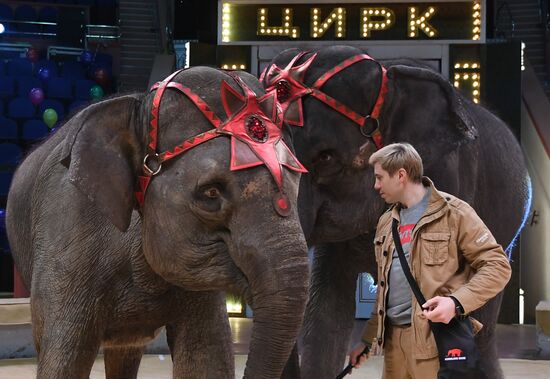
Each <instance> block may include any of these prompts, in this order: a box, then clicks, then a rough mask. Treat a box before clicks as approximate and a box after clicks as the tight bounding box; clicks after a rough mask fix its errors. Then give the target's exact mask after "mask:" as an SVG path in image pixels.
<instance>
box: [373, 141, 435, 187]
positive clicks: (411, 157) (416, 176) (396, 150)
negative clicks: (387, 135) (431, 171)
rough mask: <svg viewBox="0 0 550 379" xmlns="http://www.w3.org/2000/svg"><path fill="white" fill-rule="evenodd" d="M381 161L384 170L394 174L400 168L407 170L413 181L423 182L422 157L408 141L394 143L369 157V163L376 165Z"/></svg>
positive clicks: (391, 174)
mask: <svg viewBox="0 0 550 379" xmlns="http://www.w3.org/2000/svg"><path fill="white" fill-rule="evenodd" d="M376 163H380V166H381V167H382V169H383V170H385V171H387V172H388V173H389V174H390V176H393V175H394V174H395V173H396V172H397V171H398V170H399V169H401V168H402V169H404V170H405V171H407V174H408V175H409V178H410V179H411V181H413V182H415V183H421V182H422V175H423V171H424V168H423V166H422V158H420V155H419V154H418V152H417V151H416V150H415V148H414V147H412V145H411V144H408V143H392V144H391V145H388V146H384V147H383V148H381V149H380V150H378V151H376V152H375V153H374V154H372V155H371V156H370V158H369V164H370V165H371V166H374V165H375V164H376Z"/></svg>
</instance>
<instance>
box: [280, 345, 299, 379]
mask: <svg viewBox="0 0 550 379" xmlns="http://www.w3.org/2000/svg"><path fill="white" fill-rule="evenodd" d="M281 379H300V356H299V354H298V344H295V345H294V348H293V349H292V352H291V353H290V357H289V358H288V361H287V362H286V366H285V369H284V370H283V374H282V375H281Z"/></svg>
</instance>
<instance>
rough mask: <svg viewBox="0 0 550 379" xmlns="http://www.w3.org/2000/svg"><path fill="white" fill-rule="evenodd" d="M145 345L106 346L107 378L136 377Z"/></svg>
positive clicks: (123, 378) (129, 378)
mask: <svg viewBox="0 0 550 379" xmlns="http://www.w3.org/2000/svg"><path fill="white" fill-rule="evenodd" d="M144 350H145V346H124V347H105V348H104V349H103V354H104V356H105V377H106V379H135V378H137V373H138V369H139V363H140V362H141V357H142V356H143V351H144Z"/></svg>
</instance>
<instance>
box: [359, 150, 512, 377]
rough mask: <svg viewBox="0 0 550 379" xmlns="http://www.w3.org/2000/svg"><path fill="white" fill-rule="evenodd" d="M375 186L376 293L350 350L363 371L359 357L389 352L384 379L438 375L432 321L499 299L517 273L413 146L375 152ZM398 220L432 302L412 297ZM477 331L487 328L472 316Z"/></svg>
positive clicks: (414, 272)
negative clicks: (395, 233)
mask: <svg viewBox="0 0 550 379" xmlns="http://www.w3.org/2000/svg"><path fill="white" fill-rule="evenodd" d="M369 164H370V165H372V166H374V176H375V184H374V189H375V190H377V191H378V192H379V193H380V196H381V197H382V198H383V199H384V200H385V201H386V203H388V204H392V205H391V207H390V208H389V210H388V211H387V212H386V213H384V214H383V215H382V217H380V220H379V221H378V226H377V229H376V236H375V239H374V242H375V254H376V261H377V262H378V295H377V302H376V307H375V309H374V311H373V316H372V317H371V319H370V320H369V322H368V323H367V326H366V328H365V331H364V334H363V338H362V342H361V343H359V344H358V345H357V346H355V347H354V348H353V350H352V352H351V353H350V363H351V364H352V365H353V366H354V367H359V366H360V365H361V364H362V363H363V362H365V361H366V360H367V359H368V354H361V353H362V352H363V350H364V348H365V347H366V346H370V345H371V343H373V341H374V345H373V346H372V347H373V348H375V347H376V348H383V349H384V374H383V378H384V379H405V378H412V379H431V378H436V377H437V371H438V369H439V360H438V352H437V347H436V344H435V340H434V337H433V334H432V332H431V330H430V326H429V323H428V320H431V321H433V322H443V323H448V322H449V321H450V320H451V319H452V318H453V317H455V316H457V315H466V314H469V313H470V312H472V311H473V310H475V309H477V308H479V307H481V306H482V305H483V304H485V303H486V302H487V301H488V300H489V299H491V298H492V297H494V296H495V295H496V294H498V293H499V292H500V291H502V289H503V288H504V286H505V285H506V283H507V282H508V280H509V279H510V274H511V268H510V264H509V262H508V258H507V257H506V255H505V254H504V251H503V250H502V247H501V246H500V245H499V244H498V243H497V242H496V241H495V239H494V237H493V236H492V234H491V232H490V231H489V230H488V229H487V227H486V226H485V224H484V223H483V221H481V219H480V218H479V216H478V215H477V214H476V212H475V211H474V210H473V209H472V207H470V206H469V205H468V204H467V203H466V202H464V201H462V200H460V199H458V198H456V197H454V196H452V195H449V194H446V193H444V192H440V191H438V190H437V189H436V188H435V187H434V185H433V183H432V182H431V181H430V179H428V178H427V177H423V176H422V174H423V167H422V159H421V158H420V156H419V154H418V152H417V151H416V150H415V149H414V148H413V147H412V146H411V145H409V144H406V143H396V144H391V145H388V146H386V147H384V148H382V149H380V150H378V151H377V152H375V153H374V154H373V155H372V156H371V157H370V159H369ZM393 219H397V220H398V221H399V235H400V239H401V244H402V245H403V250H404V252H405V256H406V257H407V261H408V262H409V266H410V269H411V272H412V275H413V276H414V278H415V279H416V281H417V282H418V284H419V286H420V288H421V290H422V292H423V294H424V296H425V297H426V299H429V300H427V302H426V303H425V304H422V307H421V306H420V305H419V304H418V302H417V301H416V298H414V297H413V295H412V291H411V289H410V286H409V283H408V281H407V279H406V278H405V275H404V273H403V270H402V268H401V264H400V261H399V258H398V256H397V252H396V250H395V248H394V243H393V239H392V232H391V226H392V220H393ZM472 323H473V327H474V333H475V332H477V331H479V329H480V328H481V324H480V323H479V322H477V321H476V320H473V319H472Z"/></svg>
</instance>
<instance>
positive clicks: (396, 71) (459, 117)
mask: <svg viewBox="0 0 550 379" xmlns="http://www.w3.org/2000/svg"><path fill="white" fill-rule="evenodd" d="M387 75H388V77H389V78H390V79H395V78H399V77H410V78H414V79H417V80H426V81H430V82H432V83H434V84H436V85H438V86H439V87H440V88H441V89H442V90H443V92H444V93H445V96H446V97H447V102H448V104H449V108H450V110H451V112H452V114H453V115H454V116H455V118H456V121H457V122H456V126H457V128H458V130H459V131H460V132H461V133H462V134H463V135H464V136H465V137H466V138H468V139H471V140H473V139H476V138H477V137H478V132H477V128H476V126H475V124H474V121H473V120H472V118H471V116H470V114H469V113H468V111H467V109H466V107H465V106H464V99H463V97H462V96H461V95H460V93H459V92H458V91H457V90H456V89H455V88H454V87H453V86H452V84H451V83H450V82H449V81H448V80H446V79H445V78H444V77H442V76H441V75H439V74H438V73H436V72H434V71H432V70H429V69H426V68H420V67H413V66H405V65H395V66H391V67H389V68H388V71H387Z"/></svg>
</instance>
